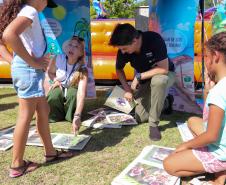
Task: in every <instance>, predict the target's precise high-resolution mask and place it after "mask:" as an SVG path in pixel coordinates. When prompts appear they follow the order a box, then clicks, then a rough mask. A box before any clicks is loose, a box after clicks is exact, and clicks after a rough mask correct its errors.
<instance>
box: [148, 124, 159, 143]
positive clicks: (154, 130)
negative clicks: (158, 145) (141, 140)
mask: <svg viewBox="0 0 226 185" xmlns="http://www.w3.org/2000/svg"><path fill="white" fill-rule="evenodd" d="M149 138H150V140H152V141H159V140H161V138H162V136H161V133H160V131H159V128H158V127H151V126H150V127H149Z"/></svg>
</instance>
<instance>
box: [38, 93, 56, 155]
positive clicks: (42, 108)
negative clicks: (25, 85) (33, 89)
mask: <svg viewBox="0 0 226 185" xmlns="http://www.w3.org/2000/svg"><path fill="white" fill-rule="evenodd" d="M38 99H39V100H38V103H37V108H36V124H37V131H38V133H39V136H40V138H41V140H42V143H43V145H44V149H45V155H55V154H56V150H55V149H54V148H53V144H52V141H51V136H50V129H49V123H48V116H49V105H48V103H47V101H46V98H45V97H40V98H38Z"/></svg>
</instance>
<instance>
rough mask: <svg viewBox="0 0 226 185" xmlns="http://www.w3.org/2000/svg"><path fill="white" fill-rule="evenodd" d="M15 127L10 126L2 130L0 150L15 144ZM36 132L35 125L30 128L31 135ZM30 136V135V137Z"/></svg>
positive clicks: (0, 133)
mask: <svg viewBox="0 0 226 185" xmlns="http://www.w3.org/2000/svg"><path fill="white" fill-rule="evenodd" d="M14 129H15V127H10V128H7V129H4V130H2V131H0V150H3V151H5V150H8V149H10V148H11V147H12V146H13V132H14ZM34 132H35V127H31V128H30V130H29V136H30V135H31V134H32V133H34ZM29 136H28V137H29Z"/></svg>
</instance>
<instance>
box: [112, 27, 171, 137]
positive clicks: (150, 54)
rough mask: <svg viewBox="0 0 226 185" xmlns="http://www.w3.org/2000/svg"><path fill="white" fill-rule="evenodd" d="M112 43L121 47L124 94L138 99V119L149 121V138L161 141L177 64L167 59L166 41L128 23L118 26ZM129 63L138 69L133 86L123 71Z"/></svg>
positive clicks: (119, 64)
mask: <svg viewBox="0 0 226 185" xmlns="http://www.w3.org/2000/svg"><path fill="white" fill-rule="evenodd" d="M109 45H112V46H115V47H117V48H118V49H119V50H118V54H117V59H116V72H117V75H118V77H119V80H120V82H121V84H122V86H123V88H124V90H125V91H126V92H125V95H124V97H125V98H126V99H127V100H129V101H131V100H132V99H133V98H135V99H136V101H137V102H138V105H137V106H136V108H135V118H136V120H137V121H138V122H146V121H148V122H149V124H150V129H149V137H150V139H151V140H154V141H157V140H160V139H161V133H160V131H159V129H158V124H159V121H160V115H161V112H162V109H163V106H164V101H165V97H166V94H167V90H168V88H169V87H170V86H172V85H173V83H174V80H175V73H174V72H173V70H174V66H173V64H172V63H170V62H169V60H168V57H167V49H166V45H165V42H164V40H163V39H162V37H161V36H160V35H159V34H158V33H155V32H151V31H148V32H141V31H138V30H136V29H135V28H134V27H133V26H132V25H130V24H128V23H126V24H118V25H117V26H116V27H115V29H114V31H113V33H112V35H111V38H110V42H109ZM128 62H130V64H131V66H132V67H133V68H134V69H135V70H136V75H135V77H134V80H133V82H132V84H131V86H129V84H128V83H127V81H126V77H125V73H124V70H123V69H124V67H125V65H126V63H128ZM134 92H135V93H134Z"/></svg>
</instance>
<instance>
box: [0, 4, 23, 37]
mask: <svg viewBox="0 0 226 185" xmlns="http://www.w3.org/2000/svg"><path fill="white" fill-rule="evenodd" d="M25 3H26V0H7V1H6V2H4V6H3V7H2V11H1V15H0V23H1V24H0V39H2V34H3V32H4V30H5V29H6V27H7V26H8V25H9V24H10V23H11V22H12V21H13V20H14V19H15V18H16V16H17V14H18V13H19V12H20V10H21V8H22V6H23V5H24V4H25Z"/></svg>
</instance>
